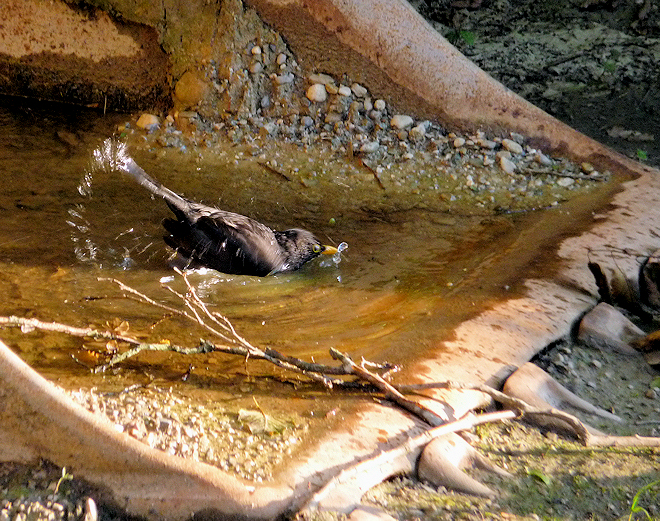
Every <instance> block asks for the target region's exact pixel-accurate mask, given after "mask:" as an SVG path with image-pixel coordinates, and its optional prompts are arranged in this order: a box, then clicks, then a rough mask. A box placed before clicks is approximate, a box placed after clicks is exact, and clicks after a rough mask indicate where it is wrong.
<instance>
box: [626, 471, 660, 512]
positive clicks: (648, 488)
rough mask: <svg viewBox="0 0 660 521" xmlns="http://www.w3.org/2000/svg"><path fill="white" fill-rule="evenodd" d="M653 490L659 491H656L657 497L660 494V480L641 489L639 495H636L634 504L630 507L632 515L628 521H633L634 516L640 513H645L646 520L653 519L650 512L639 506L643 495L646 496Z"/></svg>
mask: <svg viewBox="0 0 660 521" xmlns="http://www.w3.org/2000/svg"><path fill="white" fill-rule="evenodd" d="M653 489H657V490H655V495H656V496H657V495H658V494H660V480H658V481H654V482H652V483H649V484H648V485H644V486H643V487H642V488H640V489H639V490H638V491H637V494H635V497H634V498H633V500H632V504H631V505H630V515H629V516H628V521H632V519H633V514H637V513H639V512H644V515H645V516H646V519H648V520H649V521H651V520H652V519H653V518H652V517H651V515H650V514H649V513H648V511H647V510H646V509H645V508H643V507H642V506H640V505H639V502H640V500H641V497H642V494H644V493H645V492H650V491H651V490H653Z"/></svg>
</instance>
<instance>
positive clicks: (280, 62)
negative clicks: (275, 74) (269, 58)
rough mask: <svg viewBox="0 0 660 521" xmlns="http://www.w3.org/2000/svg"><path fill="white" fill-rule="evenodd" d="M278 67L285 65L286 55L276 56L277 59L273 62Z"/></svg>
mask: <svg viewBox="0 0 660 521" xmlns="http://www.w3.org/2000/svg"><path fill="white" fill-rule="evenodd" d="M275 61H276V62H277V64H278V65H284V64H285V63H286V54H284V53H283V52H281V53H280V54H278V55H277V58H276V60H275Z"/></svg>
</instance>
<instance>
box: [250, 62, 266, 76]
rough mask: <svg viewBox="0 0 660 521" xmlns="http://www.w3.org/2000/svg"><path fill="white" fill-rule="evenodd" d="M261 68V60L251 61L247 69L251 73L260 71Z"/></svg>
mask: <svg viewBox="0 0 660 521" xmlns="http://www.w3.org/2000/svg"><path fill="white" fill-rule="evenodd" d="M262 69H263V65H261V62H258V61H254V62H252V63H251V64H250V66H249V67H248V70H249V71H250V72H251V73H252V74H257V73H259V72H261V70H262Z"/></svg>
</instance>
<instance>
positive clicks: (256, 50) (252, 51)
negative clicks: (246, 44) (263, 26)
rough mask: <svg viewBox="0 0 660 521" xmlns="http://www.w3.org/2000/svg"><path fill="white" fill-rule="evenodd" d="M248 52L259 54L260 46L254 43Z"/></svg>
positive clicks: (254, 54)
mask: <svg viewBox="0 0 660 521" xmlns="http://www.w3.org/2000/svg"><path fill="white" fill-rule="evenodd" d="M250 52H251V53H252V55H253V56H257V55H259V54H261V47H259V46H258V45H255V46H254V47H252V49H250Z"/></svg>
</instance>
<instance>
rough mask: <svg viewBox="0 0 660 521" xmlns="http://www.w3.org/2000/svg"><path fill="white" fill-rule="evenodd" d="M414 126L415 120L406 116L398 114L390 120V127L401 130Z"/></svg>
mask: <svg viewBox="0 0 660 521" xmlns="http://www.w3.org/2000/svg"><path fill="white" fill-rule="evenodd" d="M412 124H413V118H411V117H410V116H407V115H404V114H397V115H396V116H394V117H393V118H392V119H391V120H390V125H392V127H394V128H397V129H399V130H401V129H404V128H406V127H409V126H411V125H412Z"/></svg>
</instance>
